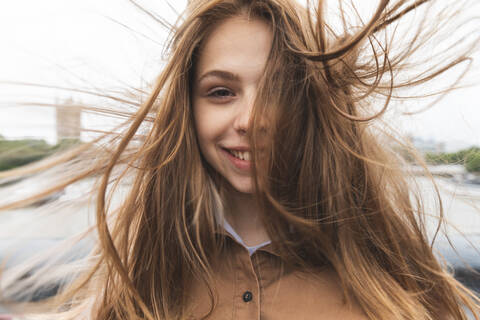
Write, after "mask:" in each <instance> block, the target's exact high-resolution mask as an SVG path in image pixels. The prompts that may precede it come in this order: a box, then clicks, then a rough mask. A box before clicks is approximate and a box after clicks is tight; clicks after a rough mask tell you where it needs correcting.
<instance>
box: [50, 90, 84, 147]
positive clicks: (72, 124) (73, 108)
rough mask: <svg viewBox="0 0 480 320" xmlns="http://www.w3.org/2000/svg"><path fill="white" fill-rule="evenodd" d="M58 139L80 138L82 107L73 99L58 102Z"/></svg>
mask: <svg viewBox="0 0 480 320" xmlns="http://www.w3.org/2000/svg"><path fill="white" fill-rule="evenodd" d="M56 105H57V107H56V130H57V141H60V140H62V139H78V140H80V132H81V128H82V121H81V118H82V109H81V107H79V106H78V105H75V103H74V102H73V100H72V99H68V100H66V101H64V102H57V103H56Z"/></svg>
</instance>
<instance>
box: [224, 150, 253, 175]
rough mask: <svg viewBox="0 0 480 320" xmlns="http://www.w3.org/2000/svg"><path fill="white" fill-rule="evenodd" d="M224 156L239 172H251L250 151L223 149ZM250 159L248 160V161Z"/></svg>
mask: <svg viewBox="0 0 480 320" xmlns="http://www.w3.org/2000/svg"><path fill="white" fill-rule="evenodd" d="M221 150H222V152H223V154H224V155H225V156H226V157H227V159H228V160H229V162H230V163H232V165H233V166H234V167H235V168H237V169H239V170H250V168H251V161H250V159H251V156H250V151H239V150H238V149H228V148H221ZM247 159H248V160H247Z"/></svg>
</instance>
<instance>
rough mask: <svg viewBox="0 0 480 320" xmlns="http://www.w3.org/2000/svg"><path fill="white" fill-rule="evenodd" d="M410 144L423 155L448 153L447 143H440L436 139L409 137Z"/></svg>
mask: <svg viewBox="0 0 480 320" xmlns="http://www.w3.org/2000/svg"><path fill="white" fill-rule="evenodd" d="M408 139H409V140H410V143H411V144H412V145H413V146H414V147H415V148H416V149H417V150H418V151H419V152H421V153H427V152H429V153H442V152H445V151H446V148H445V142H438V141H435V140H434V139H423V138H420V137H415V136H412V135H411V136H409V137H408Z"/></svg>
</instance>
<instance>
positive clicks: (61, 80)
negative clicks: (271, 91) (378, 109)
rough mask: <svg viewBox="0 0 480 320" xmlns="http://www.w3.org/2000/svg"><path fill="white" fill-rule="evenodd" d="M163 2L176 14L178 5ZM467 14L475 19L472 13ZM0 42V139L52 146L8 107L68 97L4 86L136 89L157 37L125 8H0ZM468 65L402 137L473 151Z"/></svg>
mask: <svg viewBox="0 0 480 320" xmlns="http://www.w3.org/2000/svg"><path fill="white" fill-rule="evenodd" d="M139 2H140V3H142V4H144V5H145V6H146V7H147V8H148V9H150V10H152V11H153V12H156V13H157V14H159V15H161V16H162V17H164V18H167V19H168V20H170V21H171V22H174V21H175V19H176V17H177V15H176V13H175V12H174V10H173V9H172V8H171V7H169V6H168V5H167V3H166V1H162V0H148V1H147V0H142V1H139ZM171 2H172V3H175V7H176V10H178V11H180V10H181V9H182V8H183V6H184V5H185V3H186V0H182V1H179V0H175V1H173V0H172V1H171ZM361 2H363V1H361ZM364 3H365V2H364ZM475 10H476V11H474V12H473V14H475V15H477V16H480V10H478V7H477V8H476V9H475ZM115 21H117V22H120V23H122V24H125V25H127V26H128V27H130V28H132V29H134V30H136V31H138V32H140V33H141V34H139V33H136V32H133V31H131V30H128V29H127V28H125V27H122V26H121V25H120V24H119V23H116V22H115ZM142 34H143V35H142ZM145 36H147V37H149V38H151V39H152V40H153V41H152V40H148V39H147V38H146V37H145ZM0 41H1V48H2V49H1V50H0V82H1V83H0V134H1V135H4V136H6V137H8V138H14V137H22V136H38V137H42V138H46V139H48V140H49V141H51V142H53V141H54V140H55V130H54V121H55V120H54V113H53V110H51V109H49V108H45V107H43V108H41V107H36V108H20V107H18V106H16V107H12V105H11V104H10V103H9V102H12V101H18V100H19V99H18V98H19V97H21V98H22V99H23V100H27V101H28V100H29V99H30V100H31V101H39V100H42V99H43V100H44V101H45V102H51V101H54V100H55V99H63V98H67V97H69V96H70V95H71V93H69V92H62V91H58V90H45V89H42V90H40V89H34V88H27V87H18V86H11V85H8V84H6V83H5V81H21V82H34V83H45V84H54V85H60V86H67V87H71V86H74V87H75V86H78V85H84V86H98V87H107V88H109V87H110V88H112V87H118V86H119V85H121V83H122V82H123V83H126V84H129V85H132V86H137V87H138V86H140V87H141V86H144V85H145V81H149V80H151V79H153V78H154V76H155V75H156V74H157V73H158V71H159V70H160V68H161V60H160V53H161V44H162V43H163V42H164V41H165V33H164V32H162V28H160V27H159V26H158V25H157V24H154V23H152V21H151V20H149V18H148V17H147V16H146V15H145V14H142V13H140V12H139V11H138V10H135V8H134V7H133V6H132V5H131V4H129V3H128V1H126V0H100V1H99V0H1V1H0ZM475 58H476V59H477V61H476V63H475V65H474V70H472V72H471V73H470V76H469V83H470V84H472V85H473V86H472V87H470V88H468V89H462V90H457V91H455V92H454V93H451V94H450V95H448V96H447V97H446V98H445V99H443V100H442V101H441V102H440V103H438V104H437V105H436V106H435V107H434V108H432V109H430V110H429V111H427V112H424V113H422V114H420V115H416V116H415V117H404V118H402V120H401V123H402V125H401V128H403V131H405V132H410V133H412V134H413V135H415V136H418V137H421V138H424V139H434V140H436V141H444V142H446V143H447V146H448V147H450V148H454V147H456V146H457V147H463V146H468V145H473V144H476V145H480V103H479V100H480V85H479V83H480V68H479V65H480V63H479V61H478V60H480V55H479V54H478V53H477V54H476V56H475ZM409 103H411V102H409ZM92 123H94V122H93V121H92Z"/></svg>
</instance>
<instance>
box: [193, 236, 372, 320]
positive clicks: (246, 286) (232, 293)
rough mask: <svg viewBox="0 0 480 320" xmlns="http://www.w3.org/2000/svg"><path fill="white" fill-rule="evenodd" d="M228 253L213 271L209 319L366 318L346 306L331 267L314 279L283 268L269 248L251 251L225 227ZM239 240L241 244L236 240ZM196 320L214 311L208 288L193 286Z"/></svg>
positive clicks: (305, 274)
mask: <svg viewBox="0 0 480 320" xmlns="http://www.w3.org/2000/svg"><path fill="white" fill-rule="evenodd" d="M226 230H227V231H226V232H225V233H226V234H225V235H226V237H227V239H226V242H227V248H226V250H225V251H224V253H223V255H222V259H221V263H218V264H217V265H215V266H214V275H215V279H214V281H215V283H214V285H215V288H216V290H217V294H218V295H217V304H216V306H215V307H214V309H213V311H212V313H211V314H210V316H209V317H208V318H207V319H211V320H217V319H218V320H247V319H248V320H254V319H258V320H260V319H262V320H282V319H288V320H307V319H309V320H310V319H325V320H343V319H346V320H348V319H355V320H357V319H358V320H360V319H367V318H366V316H365V315H364V314H363V312H362V311H361V309H360V308H359V307H358V306H352V307H348V306H347V305H346V304H345V303H344V301H343V298H342V292H341V287H340V284H339V279H338V277H337V276H336V274H335V273H334V272H333V271H332V270H329V269H327V268H325V269H323V270H319V271H318V273H316V274H314V275H312V274H307V273H305V272H302V271H299V270H291V269H288V268H287V267H285V266H284V265H283V266H282V263H281V260H280V257H279V256H278V255H277V253H276V252H275V250H274V249H273V247H272V244H270V243H265V244H263V246H262V245H261V246H258V248H257V249H256V250H251V251H252V253H251V254H250V253H249V251H248V249H247V248H246V246H245V245H244V244H243V241H241V239H240V238H239V237H238V235H236V234H235V233H234V231H233V233H234V235H232V232H231V231H232V230H233V229H232V230H230V232H229V231H228V228H226ZM236 238H237V239H236ZM190 297H191V304H190V307H191V309H190V312H191V313H190V314H191V315H192V317H191V318H192V319H201V318H202V317H203V316H205V315H207V314H208V311H209V310H210V296H209V293H208V289H207V288H206V286H205V285H204V284H200V283H195V284H194V285H193V289H192V291H191V293H190Z"/></svg>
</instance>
